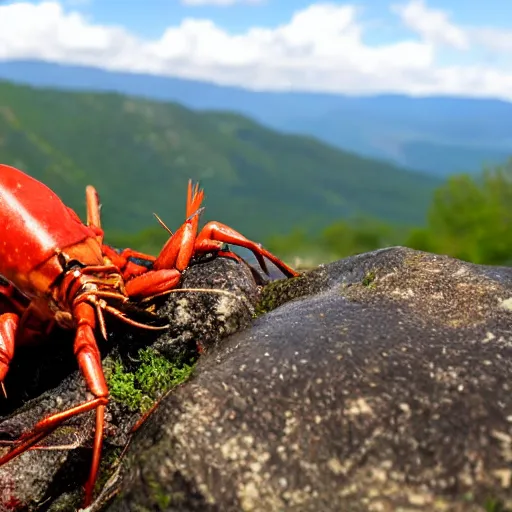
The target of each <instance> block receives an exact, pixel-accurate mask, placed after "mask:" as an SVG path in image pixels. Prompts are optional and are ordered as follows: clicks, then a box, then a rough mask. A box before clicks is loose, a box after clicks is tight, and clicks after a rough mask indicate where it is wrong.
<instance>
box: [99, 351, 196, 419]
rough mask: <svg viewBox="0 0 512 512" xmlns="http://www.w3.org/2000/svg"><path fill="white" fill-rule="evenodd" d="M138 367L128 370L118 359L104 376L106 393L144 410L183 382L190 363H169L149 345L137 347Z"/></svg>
mask: <svg viewBox="0 0 512 512" xmlns="http://www.w3.org/2000/svg"><path fill="white" fill-rule="evenodd" d="M138 361H139V366H138V368H137V369H136V370H135V371H133V372H132V371H128V370H126V368H125V367H124V366H123V363H122V362H121V361H120V360H117V361H115V362H114V363H113V365H112V369H111V372H110V374H109V375H108V377H107V380H108V385H109V389H110V395H111V397H112V399H113V400H115V401H116V402H118V403H121V404H123V405H124V406H125V407H127V408H128V409H130V410H131V411H140V412H146V411H147V410H149V409H150V408H151V406H152V405H153V404H154V402H155V400H157V399H158V398H159V397H161V396H162V395H163V394H164V393H166V392H167V391H169V390H170V389H172V388H174V387H176V386H178V385H179V384H181V383H182V382H185V381H186V380H187V379H188V378H189V377H190V375H191V374H192V371H193V369H194V365H193V364H192V365H188V364H179V363H172V362H170V361H168V360H167V359H166V358H165V357H163V356H161V355H160V354H158V353H157V352H155V351H154V350H153V349H151V348H145V349H141V350H139V353H138Z"/></svg>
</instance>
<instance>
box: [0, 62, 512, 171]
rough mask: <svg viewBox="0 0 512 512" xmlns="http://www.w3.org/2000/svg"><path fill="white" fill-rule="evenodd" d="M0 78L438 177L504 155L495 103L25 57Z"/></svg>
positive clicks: (504, 128) (1, 66)
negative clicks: (312, 142) (259, 84)
mask: <svg viewBox="0 0 512 512" xmlns="http://www.w3.org/2000/svg"><path fill="white" fill-rule="evenodd" d="M0 78H4V79H8V80H11V81H15V82H19V83H25V84H31V85H35V86H45V87H57V88H63V89H71V90H84V91H85V90H89V91H116V92H120V93H124V94H129V95H134V96H140V97H145V98H149V99H156V100H166V101H175V102H177V103H180V104H182V105H184V106H187V107H189V108H191V109H196V110H220V111H231V112H234V113H239V114H242V115H246V116H249V117H251V118H253V119H255V120H256V121H258V122H260V123H263V124H264V125H266V126H268V127H271V128H274V129H277V130H281V131H284V132H289V133H299V134H304V135H308V136H312V137H316V138H317V139H319V140H321V141H323V142H325V143H328V144H331V145H334V146H336V147H338V148H340V149H344V150H346V151H351V152H354V153H358V154H361V155H363V156H367V157H371V158H378V159H382V160H386V161H389V162H391V163H394V164H397V165H400V166H402V167H404V168H407V169H415V170H421V171H426V172H428V173H430V174H434V175H436V176H440V177H445V176H447V175H449V174H453V173H457V172H470V173H477V172H480V171H481V169H482V165H484V164H496V163H501V162H503V161H504V160H506V159H507V158H508V157H509V156H511V155H512V104H511V103H508V102H504V101H498V100H487V99H471V98H450V97H429V98H411V97H406V96H400V95H382V96H373V97H349V96H341V95H329V94H312V93H288V92H286V93H271V92H252V91H248V90H244V89H240V88H235V87H221V86H217V85H214V84H210V83H205V82H198V81H192V80H184V79H178V78H166V77H159V76H151V75H139V74H130V73H118V72H107V71H103V70H99V69H95V68H88V67H80V66H64V65H58V64H52V63H45V62H32V61H11V62H0Z"/></svg>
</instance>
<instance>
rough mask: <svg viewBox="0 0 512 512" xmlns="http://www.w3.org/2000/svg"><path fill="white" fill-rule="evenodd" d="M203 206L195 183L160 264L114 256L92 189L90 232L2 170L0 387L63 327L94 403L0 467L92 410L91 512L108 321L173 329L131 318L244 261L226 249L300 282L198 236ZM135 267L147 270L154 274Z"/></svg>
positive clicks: (34, 433) (260, 253) (231, 235)
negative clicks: (202, 267) (27, 349)
mask: <svg viewBox="0 0 512 512" xmlns="http://www.w3.org/2000/svg"><path fill="white" fill-rule="evenodd" d="M203 197H204V193H203V191H202V190H200V189H199V186H198V185H195V186H193V185H192V182H191V181H189V184H188V196H187V203H186V221H185V223H184V224H183V225H182V226H181V227H180V228H179V229H178V230H177V231H176V232H175V233H173V234H172V233H171V236H170V238H169V240H168V241H167V243H166V244H165V245H164V247H163V248H162V250H161V252H160V254H159V255H158V256H157V257H153V256H151V255H147V254H143V253H139V252H137V251H135V250H132V249H125V250H123V251H121V252H120V253H118V252H117V251H116V250H114V249H113V248H112V247H110V246H108V245H107V244H105V243H104V232H103V229H102V227H101V222H100V204H99V198H98V194H97V193H96V190H95V189H94V187H92V186H88V187H87V189H86V205H87V224H84V223H82V221H81V220H80V218H79V217H78V215H77V214H76V213H75V212H74V211H73V210H72V209H71V208H69V207H67V206H66V205H65V204H64V203H63V202H62V201H61V199H60V198H59V197H58V196H57V195H56V194H55V193H54V192H53V191H52V190H50V189H49V188H48V187H47V186H46V185H44V184H42V183H41V182H39V181H37V180H36V179H34V178H32V177H30V176H28V175H27V174H25V173H23V172H22V171H20V170H18V169H16V168H14V167H10V166H7V165H0V277H1V279H0V385H1V387H2V388H3V386H4V384H3V381H4V379H5V377H6V375H7V372H8V370H9V365H10V362H11V360H12V358H13V356H14V350H15V347H16V346H21V345H24V344H30V343H45V341H46V340H48V339H49V337H50V336H51V334H52V328H53V327H54V326H55V325H58V326H60V327H62V328H65V329H73V330H74V331H75V336H74V347H73V349H74V353H75V356H76V358H77V361H78V366H79V368H80V370H81V373H82V375H83V377H84V379H85V382H86V385H87V388H88V389H89V391H90V392H91V393H92V395H93V398H92V399H91V400H87V401H85V402H83V403H80V404H78V405H76V406H74V407H72V408H69V409H67V410H64V411H61V412H56V413H54V414H51V415H49V416H47V417H45V418H43V419H42V420H40V421H39V422H38V423H37V424H36V425H35V426H34V427H33V429H32V430H31V431H30V432H28V433H25V434H23V435H22V436H21V438H19V439H18V441H16V443H15V445H14V447H13V448H12V449H11V450H10V451H8V452H7V453H6V454H5V455H3V456H2V457H0V465H2V464H5V463H7V462H9V461H10V460H11V459H13V458H14V457H16V456H18V455H20V454H22V453H24V452H25V451H27V450H29V449H31V448H33V447H34V446H35V445H36V444H37V443H38V442H39V441H40V440H41V439H43V438H44V437H46V436H48V435H49V434H50V433H51V432H53V431H54V430H55V429H56V428H57V427H59V426H60V425H61V424H62V423H63V422H64V421H66V420H68V419H70V418H72V417H74V416H76V415H78V414H81V413H84V412H88V411H92V410H95V411H96V427H95V434H94V443H93V450H92V462H91V469H90V472H89V477H88V479H87V482H86V483H85V499H84V505H85V506H87V505H89V504H90V503H91V501H92V494H93V489H94V485H95V482H96V478H97V474H98V469H99V463H100V457H101V450H102V444H103V430H104V414H105V407H106V405H107V404H108V395H109V391H108V387H107V384H106V380H105V377H104V374H103V369H102V365H101V356H100V352H99V349H98V345H97V342H96V336H97V331H98V330H99V331H100V333H101V335H102V336H103V338H106V337H107V328H106V320H105V317H106V316H107V314H110V315H112V316H114V317H117V318H118V319H120V320H121V321H123V322H126V323H128V324H130V325H132V326H134V327H137V328H141V329H151V330H158V329H165V328H167V327H168V326H165V325H164V326H162V325H153V323H150V322H149V320H148V321H146V322H139V321H138V320H137V319H135V318H133V315H134V314H135V312H136V310H137V308H138V307H139V305H141V304H142V302H143V301H145V300H147V299H148V298H151V297H155V296H158V295H162V294H165V293H166V292H169V291H170V290H172V289H173V288H175V287H176V286H177V285H178V284H179V282H180V279H181V275H182V272H183V271H184V270H185V269H186V268H187V267H188V265H189V264H190V262H191V259H192V258H193V257H194V256H196V255H198V254H201V253H216V254H219V255H221V256H222V255H226V256H228V257H234V258H235V259H239V257H238V256H237V255H235V254H234V253H231V252H230V251H228V250H226V248H225V246H226V244H232V245H238V246H241V247H245V248H247V249H249V250H250V251H252V252H253V253H254V254H255V256H256V258H257V260H258V261H259V263H260V265H261V266H262V268H263V269H264V270H265V269H266V267H265V263H264V258H265V257H266V258H268V259H269V260H270V261H272V262H273V263H274V264H275V265H276V266H277V267H278V268H279V269H280V270H281V271H282V272H283V273H284V274H285V275H286V276H288V277H292V276H296V275H298V274H297V272H295V271H294V270H293V269H291V268H290V267H288V266H287V265H286V264H284V263H283V262H282V261H281V260H279V259H278V258H277V257H276V256H274V255H273V254H271V253H270V252H268V251H266V250H265V249H263V248H262V247H261V246H260V245H258V244H256V243H254V242H252V241H250V240H248V239H247V238H245V237H244V236H242V235H241V234H240V233H238V232H236V231H235V230H233V229H231V228H229V227H228V226H225V225H223V224H220V223H217V222H210V223H208V224H206V225H205V226H204V228H203V229H202V230H201V231H200V232H199V233H198V223H199V214H200V213H201V211H202V208H201V203H202V201H203ZM157 218H158V217H157ZM161 223H162V222H161ZM162 224H163V223H162ZM133 258H140V259H143V260H146V261H147V262H149V263H150V265H149V268H148V266H145V265H140V264H137V263H135V262H134V261H133ZM140 309H141V310H142V307H141V308H140ZM144 313H145V315H144V317H145V318H146V319H147V318H152V314H150V313H148V312H147V311H146V310H144ZM148 315H149V317H148ZM153 316H154V317H155V320H156V319H157V318H159V317H157V315H153ZM4 392H5V389H4Z"/></svg>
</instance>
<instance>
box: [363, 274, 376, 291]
mask: <svg viewBox="0 0 512 512" xmlns="http://www.w3.org/2000/svg"><path fill="white" fill-rule="evenodd" d="M376 277H377V274H376V273H375V271H374V270H370V271H369V272H366V274H365V276H364V278H363V286H366V287H367V288H374V287H375V278H376Z"/></svg>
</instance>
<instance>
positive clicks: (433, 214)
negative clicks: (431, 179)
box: [406, 159, 512, 264]
mask: <svg viewBox="0 0 512 512" xmlns="http://www.w3.org/2000/svg"><path fill="white" fill-rule="evenodd" d="M511 206H512V159H511V160H509V161H508V162H506V163H505V164H504V165H502V166H497V167H495V168H492V169H486V170H484V172H483V174H482V176H481V177H476V178H473V177H470V176H466V175H460V176H453V177H451V178H449V179H448V181H447V183H446V184H445V185H444V186H442V187H440V188H439V189H438V190H437V191H436V192H435V194H434V199H433V202H432V206H431V208H430V211H429V214H428V222H427V226H426V227H425V228H423V229H416V230H414V231H412V232H411V234H410V236H409V237H408V239H407V242H406V245H408V246H409V247H412V248H415V249H421V250H427V251H431V252H436V253H441V254H448V255H450V256H453V257H456V258H460V259H463V260H466V261H471V262H474V263H486V264H508V263H510V262H512V236H511V235H512V208H511Z"/></svg>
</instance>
